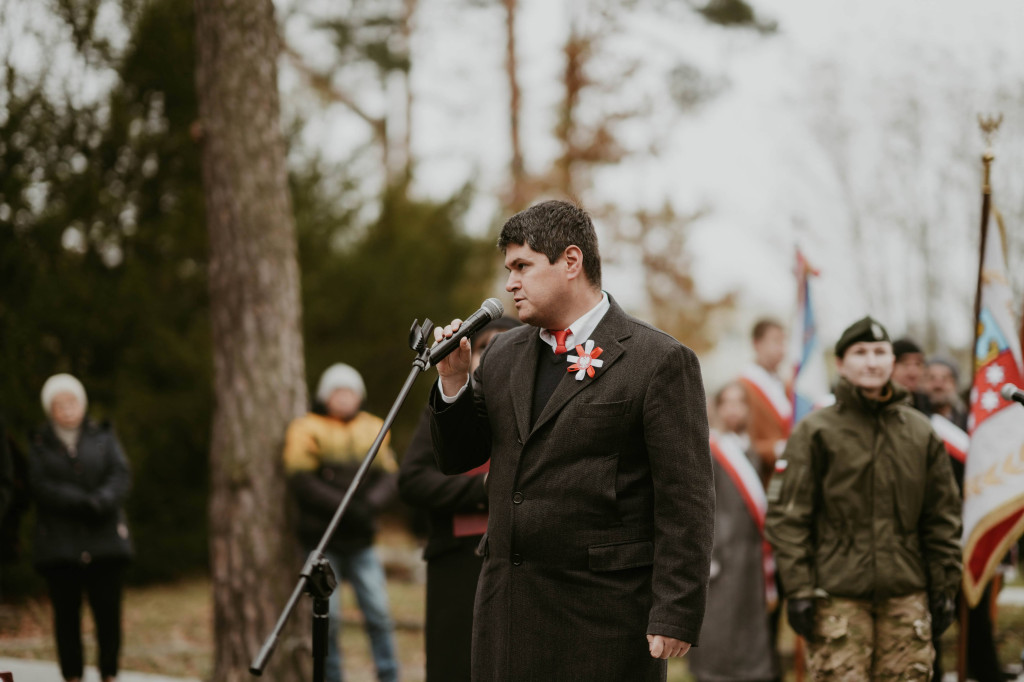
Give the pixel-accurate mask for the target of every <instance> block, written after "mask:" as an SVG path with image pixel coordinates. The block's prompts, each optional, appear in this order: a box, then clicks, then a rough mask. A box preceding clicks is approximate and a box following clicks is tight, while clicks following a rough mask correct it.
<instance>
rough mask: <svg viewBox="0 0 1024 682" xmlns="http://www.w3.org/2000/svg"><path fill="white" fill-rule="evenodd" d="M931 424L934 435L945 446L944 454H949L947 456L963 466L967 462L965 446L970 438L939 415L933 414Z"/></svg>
mask: <svg viewBox="0 0 1024 682" xmlns="http://www.w3.org/2000/svg"><path fill="white" fill-rule="evenodd" d="M931 422H932V428H933V429H935V433H936V434H938V436H939V438H941V439H942V442H943V443H945V444H946V452H948V453H949V456H950V457H952V458H953V459H955V460H956V461H958V462H960V463H961V464H963V463H964V462H965V461H966V460H967V446H968V445H969V444H970V442H971V437H970V436H968V435H967V432H966V431H964V430H963V429H961V428H960V427H959V426H957V425H956V424H954V423H953V422H951V421H949V420H948V419H946V418H945V417H943V416H942V415H941V414H933V415H932V418H931Z"/></svg>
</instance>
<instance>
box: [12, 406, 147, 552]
mask: <svg viewBox="0 0 1024 682" xmlns="http://www.w3.org/2000/svg"><path fill="white" fill-rule="evenodd" d="M29 483H30V485H31V489H32V497H33V500H34V502H35V504H36V527H35V535H34V543H33V545H34V550H35V556H34V559H35V564H36V566H38V567H45V566H49V565H53V564H61V563H72V564H87V563H90V562H91V561H92V560H93V559H129V558H131V556H132V554H133V549H132V541H131V538H130V537H129V534H128V526H127V524H126V522H125V514H124V509H123V508H122V504H123V503H124V501H125V498H127V497H128V492H129V490H130V489H131V472H130V470H129V468H128V461H127V460H126V459H125V456H124V452H123V451H122V450H121V443H120V442H119V441H118V439H117V436H116V434H115V433H114V430H113V429H112V428H111V427H110V426H109V425H106V424H96V423H94V422H91V421H89V420H86V421H85V422H83V423H82V430H81V433H80V435H79V437H78V447H77V448H76V450H75V452H74V453H71V452H69V451H68V448H67V447H66V446H65V445H64V444H63V443H62V442H61V441H60V440H59V439H58V438H57V435H56V434H55V433H54V431H53V428H52V427H51V426H49V425H48V426H46V427H45V428H43V429H42V430H41V431H40V432H39V433H38V434H37V435H36V437H35V438H34V439H33V441H32V453H31V456H30V457H29Z"/></svg>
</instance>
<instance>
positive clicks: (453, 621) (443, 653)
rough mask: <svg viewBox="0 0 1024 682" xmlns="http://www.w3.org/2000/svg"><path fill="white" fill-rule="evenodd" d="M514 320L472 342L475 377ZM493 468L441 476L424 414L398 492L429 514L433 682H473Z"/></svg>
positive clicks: (428, 631)
mask: <svg viewBox="0 0 1024 682" xmlns="http://www.w3.org/2000/svg"><path fill="white" fill-rule="evenodd" d="M518 326H519V323H518V322H516V321H515V320H513V319H511V318H508V317H501V318H498V319H497V320H492V321H491V322H489V323H487V325H486V326H485V327H484V328H483V329H481V330H480V331H479V332H477V334H476V336H475V337H473V369H476V367H477V366H479V364H480V355H481V354H482V353H483V351H484V349H485V348H486V347H487V344H488V343H489V342H490V339H491V338H492V337H493V336H494V335H495V334H500V333H501V332H504V331H508V330H509V329H514V328H515V327H518ZM487 468H488V465H487V463H485V464H483V465H481V466H479V467H477V468H476V469H471V470H470V471H467V472H466V473H465V474H463V475H461V476H446V475H444V474H443V473H441V471H440V470H439V469H438V468H437V460H436V458H435V457H434V444H433V442H432V441H431V439H430V408H429V407H427V408H425V409H424V411H423V415H422V416H421V418H420V423H419V425H418V426H417V427H416V433H415V434H413V437H412V443H410V444H409V449H408V450H407V451H406V453H405V457H404V458H403V459H402V468H401V472H400V473H399V477H398V491H399V493H400V494H401V496H402V500H404V501H405V502H406V503H407V504H409V505H412V506H413V507H418V508H420V509H422V510H425V511H427V512H428V514H429V516H428V519H429V526H430V529H429V536H428V539H427V546H426V548H424V550H423V558H424V560H426V562H427V605H426V606H427V617H426V628H425V632H424V634H425V639H426V653H427V682H469V680H470V658H469V652H470V646H471V644H472V639H473V599H474V597H475V595H476V584H477V578H479V577H480V567H481V566H482V565H483V557H481V556H480V555H479V554H478V553H477V552H476V548H477V545H479V544H480V537H481V536H482V535H483V533H484V531H485V530H486V529H487V489H486V487H485V483H486V480H487Z"/></svg>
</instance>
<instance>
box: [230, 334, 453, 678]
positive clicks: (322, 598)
mask: <svg viewBox="0 0 1024 682" xmlns="http://www.w3.org/2000/svg"><path fill="white" fill-rule="evenodd" d="M433 331H434V323H433V322H431V321H430V320H429V319H428V320H424V321H423V324H422V325H421V324H420V323H419V320H415V321H413V323H412V328H411V329H410V330H409V347H410V348H412V350H413V351H414V352H415V353H416V359H415V360H413V361H412V365H413V367H412V371H410V372H409V376H408V378H407V379H406V380H405V384H404V385H403V386H402V390H400V391H399V392H398V397H397V398H396V399H395V402H394V404H393V405H392V406H391V411H390V412H388V416H387V417H385V419H384V424H383V425H382V426H381V427H380V432H379V433H378V434H377V438H376V440H374V441H373V445H371V446H370V451H369V452H367V453H366V457H365V458H364V459H363V462H362V464H360V465H359V469H358V470H357V471H356V475H355V478H353V479H352V483H351V484H350V485H349V486H348V490H346V491H345V497H343V498H342V500H341V504H339V505H338V508H337V510H335V512H334V517H333V518H332V519H331V523H330V524H329V525H328V526H327V530H325V531H324V534H323V537H322V538H320V543H319V544H318V545H317V546H316V549H314V550H313V551H312V552H310V554H309V557H308V558H307V559H306V563H305V565H304V566H303V567H302V571H301V573H300V575H299V581H298V584H296V585H295V589H294V590H293V591H292V595H291V597H290V598H289V599H288V603H287V604H285V607H284V610H283V611H282V612H281V615H280V616H279V617H278V619H277V624H276V625H274V630H273V632H271V633H270V635H269V636H268V637H267V639H266V640H265V641H264V642H263V646H262V647H261V648H260V651H259V653H258V654H257V655H256V658H254V659H253V661H252V664H251V665H250V666H249V672H250V673H252V674H253V675H255V676H256V677H259V676H260V675H262V674H263V671H264V669H265V668H266V667H267V663H268V662H269V661H270V656H271V655H272V654H273V653H274V647H276V646H277V641H278V639H279V638H280V637H281V631H282V630H283V629H284V625H285V623H287V622H288V618H289V617H290V616H291V614H292V611H294V610H295V607H296V605H297V604H298V603H299V598H300V597H301V596H302V594H303V592H308V593H309V594H310V595H311V596H312V597H313V682H323V680H324V663H325V661H326V658H327V640H328V625H329V618H328V611H329V604H330V597H331V593H332V592H334V588H335V587H337V585H338V581H337V579H336V578H335V576H334V571H332V570H331V565H330V563H328V561H327V559H326V557H325V556H324V550H325V549H326V548H327V543H328V542H330V540H331V537H333V535H334V531H335V530H336V529H337V528H338V524H339V523H340V522H341V517H342V516H344V514H345V510H346V509H348V505H349V502H350V501H351V500H352V496H353V495H354V494H355V491H356V488H358V487H359V485H360V484H361V483H362V482H363V479H364V478H366V474H367V472H368V471H369V470H370V465H371V464H373V460H374V458H375V457H376V456H377V452H378V451H379V450H380V446H381V444H383V442H384V436H385V435H386V434H387V432H388V430H390V429H391V424H392V423H393V422H394V421H395V417H396V416H397V415H398V410H399V409H400V408H401V407H402V403H404V402H405V399H406V398H407V397H408V396H409V391H410V390H411V389H412V385H413V383H415V381H416V378H417V377H418V376H419V375H420V374H421V373H423V372H424V371H426V370H427V369H428V368H429V367H430V348H429V347H428V345H427V343H428V339H429V338H430V336H431V334H432V333H433Z"/></svg>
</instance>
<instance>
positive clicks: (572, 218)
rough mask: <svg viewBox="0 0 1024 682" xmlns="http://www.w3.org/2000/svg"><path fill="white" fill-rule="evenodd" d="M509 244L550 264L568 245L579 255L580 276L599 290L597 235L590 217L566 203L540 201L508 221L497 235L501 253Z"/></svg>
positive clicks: (579, 208)
mask: <svg viewBox="0 0 1024 682" xmlns="http://www.w3.org/2000/svg"><path fill="white" fill-rule="evenodd" d="M509 244H517V245H523V244H526V245H527V246H529V247H530V248H531V249H533V250H534V251H536V252H538V253H543V254H544V255H545V256H547V257H548V261H549V262H550V263H554V262H555V261H557V260H558V258H559V257H560V256H561V255H562V254H563V253H565V250H566V249H567V248H569V247H570V246H578V247H579V249H580V251H582V252H583V273H584V274H585V275H586V276H587V279H588V280H589V281H590V283H591V284H593V285H594V286H595V287H597V288H600V287H601V254H600V252H599V251H598V248H597V232H595V231H594V223H593V222H592V221H591V220H590V216H589V215H587V212H586V211H584V210H583V209H582V208H581V207H579V206H577V205H576V204H572V203H569V202H568V201H557V200H552V201H544V202H541V203H539V204H536V205H534V206H531V207H530V208H528V209H526V210H525V211H520V212H519V213H516V214H515V215H514V216H512V217H511V218H509V219H508V221H507V222H506V223H505V226H504V227H502V228H501V234H500V235H499V236H498V248H499V249H501V251H502V253H504V252H505V249H506V248H507V247H508V245H509Z"/></svg>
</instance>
